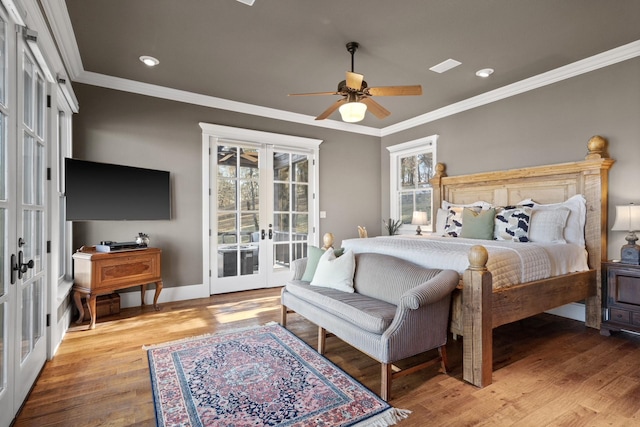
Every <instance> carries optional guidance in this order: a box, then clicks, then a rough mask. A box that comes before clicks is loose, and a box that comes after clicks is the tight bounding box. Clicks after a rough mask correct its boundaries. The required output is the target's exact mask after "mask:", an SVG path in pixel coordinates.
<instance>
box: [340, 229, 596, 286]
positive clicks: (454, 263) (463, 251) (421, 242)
mask: <svg viewBox="0 0 640 427" xmlns="http://www.w3.org/2000/svg"><path fill="white" fill-rule="evenodd" d="M474 245H483V246H484V247H485V248H486V249H487V251H488V252H489V260H488V261H487V268H488V269H489V271H490V272H491V274H492V276H493V287H494V288H501V287H505V286H510V285H515V284H518V283H526V282H531V281H534V280H541V279H547V278H549V277H552V276H559V275H562V274H567V273H572V272H576V271H585V270H588V269H589V267H588V265H587V251H586V250H585V248H584V247H583V246H580V245H576V244H571V243H566V244H558V243H532V242H528V243H520V242H509V241H497V240H478V239H463V238H460V237H457V238H452V237H438V236H430V237H411V236H388V237H375V238H365V239H347V240H343V241H342V247H343V248H345V249H351V250H352V251H353V252H355V253H363V252H374V253H380V254H387V255H393V256H396V257H398V258H403V259H406V260H407V261H411V262H413V263H415V264H418V265H421V266H423V267H428V268H442V269H445V268H446V269H451V270H455V271H457V272H458V273H459V274H460V275H461V276H462V274H463V273H464V270H466V269H467V267H468V266H469V258H468V254H469V250H470V248H471V246H474Z"/></svg>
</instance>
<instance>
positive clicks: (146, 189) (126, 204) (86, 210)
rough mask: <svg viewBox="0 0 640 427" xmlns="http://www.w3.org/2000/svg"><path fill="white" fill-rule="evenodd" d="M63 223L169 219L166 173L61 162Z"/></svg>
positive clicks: (168, 181) (96, 164) (168, 192)
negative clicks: (62, 164) (64, 204)
mask: <svg viewBox="0 0 640 427" xmlns="http://www.w3.org/2000/svg"><path fill="white" fill-rule="evenodd" d="M65 199H66V206H65V207H66V219H67V221H94V220H112V221H113V220H117V221H123V220H127V221H136V220H168V219H171V184H170V176H169V172H167V171H160V170H154V169H142V168H137V167H131V166H122V165H113V164H108V163H97V162H90V161H86V160H78V159H71V158H66V159H65Z"/></svg>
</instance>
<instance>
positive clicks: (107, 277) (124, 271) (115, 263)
mask: <svg viewBox="0 0 640 427" xmlns="http://www.w3.org/2000/svg"><path fill="white" fill-rule="evenodd" d="M159 261H160V255H159V254H155V255H154V254H150V255H148V256H136V257H126V258H120V259H117V260H116V259H109V260H100V261H98V262H96V263H95V266H94V268H95V278H96V281H95V282H94V289H95V290H101V289H111V288H113V285H114V284H118V285H119V286H125V285H126V284H127V283H131V284H140V283H144V282H149V283H150V282H154V281H156V280H157V279H158V278H159V277H160V262H159Z"/></svg>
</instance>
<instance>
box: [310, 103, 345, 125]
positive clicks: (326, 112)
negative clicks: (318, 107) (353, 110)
mask: <svg viewBox="0 0 640 427" xmlns="http://www.w3.org/2000/svg"><path fill="white" fill-rule="evenodd" d="M345 102H347V98H342V99H339V100H337V101H336V102H334V103H333V104H331V106H330V107H329V108H327V109H326V110H324V111H323V112H322V114H320V115H319V116H318V117H316V120H324V119H326V118H327V117H329V116H330V115H331V113H333V112H334V111H336V110H337V109H338V107H340V106H341V105H342V104H344V103H345Z"/></svg>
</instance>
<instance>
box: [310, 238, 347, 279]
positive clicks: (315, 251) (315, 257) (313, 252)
mask: <svg viewBox="0 0 640 427" xmlns="http://www.w3.org/2000/svg"><path fill="white" fill-rule="evenodd" d="M343 253H344V248H339V249H334V251H333V254H334V255H335V256H336V258H337V257H339V256H340V255H342V254H343ZM322 254H324V251H323V250H322V249H320V248H319V247H317V246H311V245H309V246H307V267H306V268H305V270H304V274H303V275H302V279H300V280H303V281H305V282H310V281H312V280H313V276H314V275H315V274H316V269H317V268H318V261H320V257H321V256H322Z"/></svg>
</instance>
